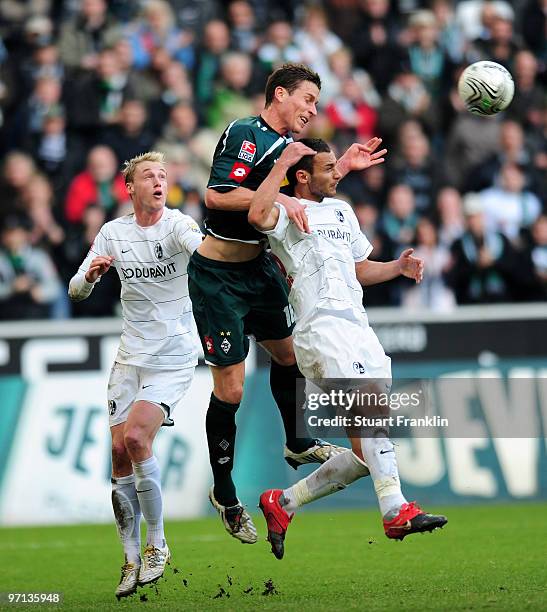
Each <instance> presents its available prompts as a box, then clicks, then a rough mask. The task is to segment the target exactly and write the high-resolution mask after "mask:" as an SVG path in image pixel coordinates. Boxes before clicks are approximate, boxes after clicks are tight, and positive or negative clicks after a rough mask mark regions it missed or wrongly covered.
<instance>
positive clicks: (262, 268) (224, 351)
mask: <svg viewBox="0 0 547 612" xmlns="http://www.w3.org/2000/svg"><path fill="white" fill-rule="evenodd" d="M188 289H189V293H190V299H191V300H192V308H193V311H194V318H195V320H196V324H197V328H198V332H199V337H200V340H201V343H202V345H203V352H204V354H205V360H206V361H207V362H208V363H211V364H214V365H218V366H227V365H232V364H235V363H239V362H241V361H244V360H245V357H246V356H247V353H248V352H249V338H248V337H247V336H248V335H253V336H254V337H255V338H256V340H257V342H261V341H262V340H281V339H283V338H288V337H289V336H290V335H291V333H292V329H293V327H294V316H293V315H292V308H291V307H290V306H289V301H288V296H289V288H288V286H287V283H286V281H285V279H284V278H283V276H282V275H281V272H280V271H279V268H278V267H277V264H276V263H275V262H274V261H273V259H272V258H271V257H270V255H268V254H267V253H261V254H260V255H259V256H258V257H256V258H255V259H252V260H251V261H245V262H238V263H232V262H227V261H216V260H214V259H208V258H207V257H203V256H202V255H200V254H199V253H198V252H197V251H195V252H194V254H193V255H192V257H191V258H190V262H189V264H188Z"/></svg>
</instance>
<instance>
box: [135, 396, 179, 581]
mask: <svg viewBox="0 0 547 612" xmlns="http://www.w3.org/2000/svg"><path fill="white" fill-rule="evenodd" d="M164 418H165V414H164V412H163V410H162V408H161V407H160V406H159V405H157V404H154V403H152V402H146V401H142V400H141V401H138V402H135V403H134V404H133V406H132V408H131V411H130V413H129V417H128V419H127V421H126V423H125V428H124V442H125V446H126V448H127V451H128V454H129V456H130V458H131V462H132V465H133V473H134V474H135V485H136V490H137V497H138V499H139V504H140V507H141V510H142V514H143V516H144V518H145V520H146V525H147V534H146V546H145V548H144V553H143V562H142V565H141V568H140V571H139V585H143V584H148V583H150V582H155V581H156V580H158V578H160V577H161V576H162V575H163V572H164V570H165V565H166V564H167V563H169V561H170V557H171V555H170V552H169V548H168V546H167V543H166V542H165V534H164V530H163V501H162V494H161V474H160V468H159V465H158V461H157V459H156V457H154V455H153V454H152V443H153V441H154V438H155V437H156V434H157V432H158V429H159V428H160V427H161V424H162V423H163V421H164Z"/></svg>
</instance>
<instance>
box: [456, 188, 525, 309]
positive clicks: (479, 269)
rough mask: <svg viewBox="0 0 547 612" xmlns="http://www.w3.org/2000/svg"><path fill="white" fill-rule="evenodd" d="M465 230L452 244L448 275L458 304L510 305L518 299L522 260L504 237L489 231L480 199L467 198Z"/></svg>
mask: <svg viewBox="0 0 547 612" xmlns="http://www.w3.org/2000/svg"><path fill="white" fill-rule="evenodd" d="M464 213H465V224H466V230H465V232H464V233H463V235H462V237H461V238H459V239H458V240H456V242H455V243H454V244H453V245H452V249H451V254H452V260H451V263H450V267H449V269H448V271H447V274H446V281H447V284H448V285H449V286H450V287H452V289H453V291H454V293H455V295H456V300H457V302H458V304H488V303H492V302H509V301H512V300H513V299H516V298H517V297H518V293H517V291H516V287H517V283H518V275H519V274H522V270H521V269H520V267H521V266H519V260H518V258H517V254H516V252H515V250H514V249H513V248H512V247H511V243H510V242H509V240H508V239H507V238H505V236H503V234H499V233H496V232H490V231H487V230H486V228H485V223H484V215H483V209H482V204H481V200H480V197H477V195H476V194H468V195H467V196H466V197H465V198H464Z"/></svg>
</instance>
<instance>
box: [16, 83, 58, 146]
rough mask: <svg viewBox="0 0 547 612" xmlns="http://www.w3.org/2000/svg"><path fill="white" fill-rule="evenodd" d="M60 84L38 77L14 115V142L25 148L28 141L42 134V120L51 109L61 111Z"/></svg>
mask: <svg viewBox="0 0 547 612" xmlns="http://www.w3.org/2000/svg"><path fill="white" fill-rule="evenodd" d="M61 91H62V90H61V83H60V81H59V80H57V79H55V78H52V77H40V78H39V79H37V80H36V81H35V83H34V89H33V91H32V93H31V95H30V97H29V98H28V100H26V102H25V103H24V104H23V105H21V107H20V109H19V111H18V112H16V113H15V114H14V121H15V122H16V123H17V133H18V136H17V138H16V142H17V143H18V145H19V146H21V147H25V146H26V145H27V144H28V142H29V140H30V139H32V138H36V137H37V135H39V134H41V133H42V132H43V128H44V119H45V117H46V115H47V114H48V113H49V112H50V111H51V110H52V109H59V108H60V109H61V110H62V109H63V106H62V101H61Z"/></svg>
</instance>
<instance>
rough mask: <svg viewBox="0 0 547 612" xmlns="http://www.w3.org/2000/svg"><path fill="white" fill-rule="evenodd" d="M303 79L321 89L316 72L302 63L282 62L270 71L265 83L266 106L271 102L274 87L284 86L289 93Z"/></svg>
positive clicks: (319, 79)
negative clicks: (278, 66) (279, 66)
mask: <svg viewBox="0 0 547 612" xmlns="http://www.w3.org/2000/svg"><path fill="white" fill-rule="evenodd" d="M303 81H310V82H311V83H313V84H314V85H317V88H318V89H321V78H320V77H319V75H318V74H317V72H314V71H313V70H312V69H311V68H308V67H307V66H304V64H284V65H283V66H281V68H278V69H277V70H275V71H274V72H272V74H270V76H269V77H268V82H267V83H266V91H265V95H266V106H270V104H271V103H272V102H273V99H274V95H275V90H276V87H284V88H285V89H286V90H287V91H288V92H289V95H290V94H292V92H293V91H294V90H295V89H296V88H297V87H298V86H299V85H300V83H302V82H303Z"/></svg>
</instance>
